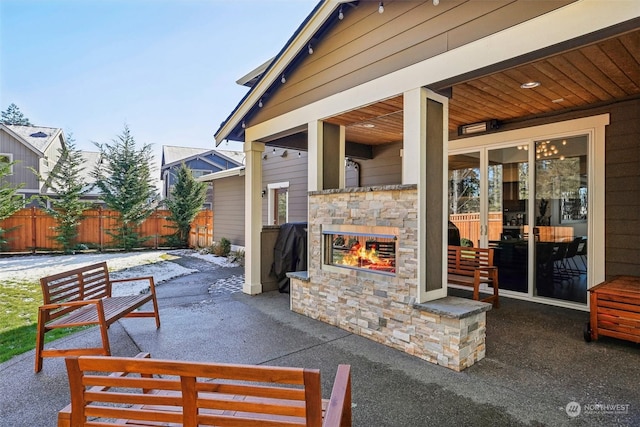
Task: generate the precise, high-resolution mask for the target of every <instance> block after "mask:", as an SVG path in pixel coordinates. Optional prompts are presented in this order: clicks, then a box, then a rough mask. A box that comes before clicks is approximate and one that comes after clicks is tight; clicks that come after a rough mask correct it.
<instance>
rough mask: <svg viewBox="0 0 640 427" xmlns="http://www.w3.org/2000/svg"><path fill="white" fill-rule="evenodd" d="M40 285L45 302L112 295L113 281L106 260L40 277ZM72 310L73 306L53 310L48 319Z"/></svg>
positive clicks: (53, 302)
mask: <svg viewBox="0 0 640 427" xmlns="http://www.w3.org/2000/svg"><path fill="white" fill-rule="evenodd" d="M40 287H41V288H42V298H43V301H44V304H56V303H61V302H70V301H86V300H91V299H100V298H105V297H110V296H111V282H110V281H109V270H108V269H107V263H106V262H101V263H97V264H93V265H89V266H86V267H80V268H76V269H74V270H69V271H64V272H62V273H58V274H52V275H50V276H47V277H43V278H41V279H40ZM72 310H73V308H72V307H68V308H66V309H60V310H57V311H56V310H51V311H50V312H49V318H48V319H47V320H53V319H56V318H58V317H60V316H63V315H65V314H66V313H68V312H69V311H72Z"/></svg>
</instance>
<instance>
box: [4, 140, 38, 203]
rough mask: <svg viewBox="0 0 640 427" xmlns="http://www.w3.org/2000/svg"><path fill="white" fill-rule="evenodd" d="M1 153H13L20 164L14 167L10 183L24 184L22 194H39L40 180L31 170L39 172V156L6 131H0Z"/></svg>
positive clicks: (14, 158)
mask: <svg viewBox="0 0 640 427" xmlns="http://www.w3.org/2000/svg"><path fill="white" fill-rule="evenodd" d="M0 153H11V154H13V160H14V161H17V162H18V163H17V164H15V165H13V175H11V176H9V182H10V183H11V184H14V185H17V184H24V185H23V188H22V189H21V192H29V193H33V192H39V188H38V178H37V177H36V176H35V175H34V173H33V172H32V171H31V169H29V168H34V169H36V170H38V167H39V155H38V154H36V153H35V152H34V151H33V150H31V149H29V148H27V146H25V145H24V144H23V143H22V142H20V141H18V140H17V139H15V138H14V137H12V136H11V135H9V134H8V133H6V132H4V131H0Z"/></svg>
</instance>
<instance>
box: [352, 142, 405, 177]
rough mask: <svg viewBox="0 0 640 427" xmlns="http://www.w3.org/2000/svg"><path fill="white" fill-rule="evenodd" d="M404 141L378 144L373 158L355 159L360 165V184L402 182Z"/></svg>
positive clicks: (374, 149) (374, 148)
mask: <svg viewBox="0 0 640 427" xmlns="http://www.w3.org/2000/svg"><path fill="white" fill-rule="evenodd" d="M401 149H402V143H400V142H398V143H395V144H388V145H376V146H374V147H373V159H370V160H355V161H356V162H357V163H358V164H359V165H360V186H361V187H369V186H372V185H394V184H402V157H400V150H401Z"/></svg>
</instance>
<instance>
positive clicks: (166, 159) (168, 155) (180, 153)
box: [162, 145, 211, 166]
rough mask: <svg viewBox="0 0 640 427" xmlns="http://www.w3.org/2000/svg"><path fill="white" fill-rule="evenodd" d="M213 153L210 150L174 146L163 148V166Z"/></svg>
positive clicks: (164, 146)
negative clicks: (208, 152)
mask: <svg viewBox="0 0 640 427" xmlns="http://www.w3.org/2000/svg"><path fill="white" fill-rule="evenodd" d="M207 151H211V149H210V148H194V147H176V146H173V145H163V146H162V166H165V165H168V164H170V163H174V162H177V161H178V160H183V159H186V158H188V157H193V156H197V155H198V154H202V153H206V152H207Z"/></svg>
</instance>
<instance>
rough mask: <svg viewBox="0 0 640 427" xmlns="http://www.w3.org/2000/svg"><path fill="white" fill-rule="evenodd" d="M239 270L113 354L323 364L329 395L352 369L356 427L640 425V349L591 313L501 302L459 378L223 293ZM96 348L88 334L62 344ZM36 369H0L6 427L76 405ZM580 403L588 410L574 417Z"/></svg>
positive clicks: (56, 379)
mask: <svg viewBox="0 0 640 427" xmlns="http://www.w3.org/2000/svg"><path fill="white" fill-rule="evenodd" d="M241 274H242V269H241V268H217V269H213V270H211V271H203V272H200V273H194V274H191V275H189V276H184V277H180V278H177V279H173V280H171V281H169V282H166V283H164V284H162V285H161V286H159V287H158V296H159V304H160V316H161V320H162V327H161V328H160V329H158V330H156V329H155V327H154V324H153V321H152V320H151V319H124V320H121V321H120V322H118V323H116V324H114V325H113V326H112V327H111V328H110V331H109V336H110V339H111V348H112V353H113V354H114V355H117V356H133V355H135V354H137V353H138V352H139V351H147V352H150V353H151V356H152V357H155V358H163V359H180V360H195V361H216V362H228V363H251V364H265V365H282V366H301V367H314V368H319V369H320V370H321V372H322V377H323V391H324V394H325V397H328V394H329V393H330V390H331V383H332V381H333V376H334V374H335V371H336V367H337V365H338V364H340V363H347V364H350V365H351V367H352V381H353V395H352V398H353V424H354V425H355V426H456V427H460V426H521V425H522V426H525V425H529V426H541V425H549V426H563V425H567V426H608V425H629V426H631V425H640V387H639V384H638V383H639V379H640V346H639V345H636V344H632V343H628V342H624V341H618V340H614V339H607V338H603V339H601V340H600V341H598V342H592V343H585V342H584V340H583V338H582V327H583V325H584V323H585V322H586V320H587V317H588V315H587V313H586V312H578V311H572V310H566V309H560V308H555V307H549V306H542V305H539V304H533V303H528V302H523V301H517V300H511V299H507V298H502V299H501V308H500V309H498V310H491V311H490V312H489V313H488V319H487V324H488V328H487V329H488V330H487V351H486V358H485V359H484V360H482V361H480V362H479V363H477V364H476V365H474V366H473V367H471V368H469V369H467V370H465V371H463V372H461V373H456V372H453V371H450V370H448V369H446V368H443V367H440V366H436V365H433V364H430V363H427V362H425V361H422V360H420V359H417V358H415V357H413V356H410V355H407V354H405V353H402V352H399V351H397V350H393V349H391V348H388V347H385V346H383V345H380V344H377V343H374V342H372V341H370V340H367V339H365V338H362V337H359V336H356V335H353V334H350V333H348V332H346V331H343V330H341V329H338V328H335V327H332V326H329V325H327V324H324V323H321V322H318V321H314V320H312V319H309V318H306V317H303V316H300V315H297V314H295V313H292V312H291V311H289V309H288V308H289V301H288V295H287V294H280V293H278V292H270V293H266V294H262V295H259V296H254V297H251V296H248V295H245V294H242V293H240V292H238V291H237V286H236V287H234V286H233V285H232V286H226V285H225V283H226V282H225V281H224V279H227V278H237V276H238V275H241ZM236 282H237V280H236ZM98 340H99V334H98V331H97V330H87V331H83V332H80V333H77V334H74V335H72V336H70V337H67V338H64V339H63V341H61V342H60V346H64V345H83V344H89V345H92V346H94V345H95V344H96V343H97V342H98ZM33 364H34V352H33V351H31V352H29V353H26V354H23V355H20V356H17V357H15V358H13V359H11V360H9V361H8V362H5V363H3V364H1V365H0V396H1V397H0V401H1V405H0V425H2V426H12V427H18V426H30V427H32V426H55V425H56V416H57V411H58V410H59V409H61V408H63V407H64V406H65V405H66V404H67V403H68V402H69V391H68V388H67V377H66V371H65V368H64V361H63V359H61V358H55V359H52V358H50V359H45V361H44V368H43V371H42V372H40V373H39V374H34V372H33ZM571 402H577V403H579V404H580V405H581V406H580V408H581V413H580V414H579V415H577V416H575V417H571V416H569V415H568V414H567V411H566V407H567V405H568V404H570V403H571ZM597 405H617V406H616V407H608V409H607V408H606V407H601V406H597ZM615 412H618V413H615ZM572 415H575V413H574V414H572Z"/></svg>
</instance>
